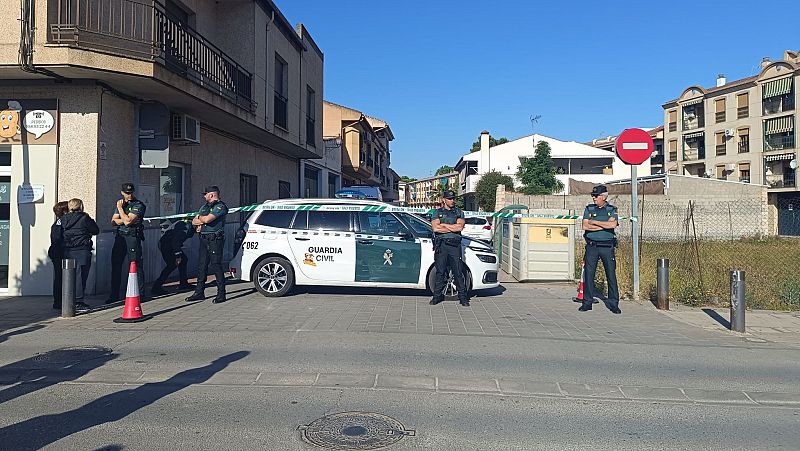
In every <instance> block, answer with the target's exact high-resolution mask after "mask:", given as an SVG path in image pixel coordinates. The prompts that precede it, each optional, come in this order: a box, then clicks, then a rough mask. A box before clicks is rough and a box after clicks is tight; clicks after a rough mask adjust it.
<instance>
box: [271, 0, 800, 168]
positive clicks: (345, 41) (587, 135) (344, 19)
mask: <svg viewBox="0 0 800 451" xmlns="http://www.w3.org/2000/svg"><path fill="white" fill-rule="evenodd" d="M275 1H276V3H277V5H278V7H279V8H280V9H281V11H283V13H284V15H286V17H287V18H288V19H289V21H290V22H291V23H292V24H296V23H298V22H302V23H303V24H305V25H306V27H307V28H308V29H309V31H310V32H311V34H312V36H313V37H314V39H315V40H316V42H317V44H319V46H320V48H321V49H322V51H323V52H324V53H325V93H324V97H325V99H326V100H330V101H333V102H336V103H340V104H343V105H347V106H350V107H353V108H356V109H359V110H361V111H363V112H364V113H365V114H369V115H372V116H376V117H379V118H381V119H384V120H386V121H388V122H389V124H390V125H391V127H392V130H393V131H394V134H395V138H396V139H395V141H394V142H392V147H391V150H392V168H393V169H394V170H395V171H397V172H398V173H399V174H401V175H409V176H412V177H425V176H428V175H431V174H432V173H433V171H435V170H436V169H437V168H438V167H439V166H441V165H442V164H448V165H451V166H452V165H454V164H455V163H456V161H458V158H459V157H460V156H461V155H462V154H464V153H466V152H467V151H468V149H469V147H470V146H471V144H472V142H473V141H475V139H477V137H478V135H479V134H480V132H481V130H484V129H485V130H489V131H490V132H491V133H492V136H494V137H497V138H499V137H502V136H506V137H508V138H509V139H514V138H518V137H520V136H524V135H528V134H530V133H531V132H532V127H531V121H530V117H531V116H532V115H541V116H542V117H541V119H539V121H538V124H537V125H536V126H535V132H536V133H542V134H545V135H548V136H552V137H554V138H557V139H562V140H575V141H588V140H591V139H592V138H597V137H601V136H607V135H614V134H617V133H619V132H620V131H621V130H623V129H625V128H628V127H647V126H657V125H660V124H661V123H662V120H663V119H662V117H663V116H662V115H663V110H662V109H661V105H662V104H663V103H665V102H666V101H668V100H671V99H674V98H676V97H677V96H678V95H680V93H681V91H682V90H683V89H684V88H686V87H687V86H689V85H691V84H700V85H703V86H706V87H709V86H714V84H715V82H716V77H717V74H719V73H723V74H725V75H726V76H727V78H728V81H732V80H735V79H739V78H743V77H747V76H750V75H755V74H757V73H758V71H759V63H760V61H761V58H762V57H764V56H768V57H770V58H771V59H772V60H776V59H780V58H782V56H783V51H784V50H785V49H795V50H798V49H800V39H799V38H800V33H798V32H797V30H798V26H797V24H798V22H797V17H798V13H800V1H798V0H764V1H760V2H745V1H743V0H729V1H717V0H699V1H698V0H695V1H683V0H673V1H671V2H658V3H656V2H647V1H614V0H607V1H604V2H601V1H589V0H579V1H561V2H540V1H536V0H528V1H520V0H495V1H491V2H488V1H478V0H427V1H419V0H403V1H397V0H390V1H374V0H372V1H365V0H340V1H328V0H275ZM739 29H741V30H742V31H741V32H739V31H737V30H739Z"/></svg>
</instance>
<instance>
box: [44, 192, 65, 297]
mask: <svg viewBox="0 0 800 451" xmlns="http://www.w3.org/2000/svg"><path fill="white" fill-rule="evenodd" d="M68 211H69V207H67V201H65V200H62V201H61V202H59V203H57V204H55V205H53V213H54V214H55V215H56V222H54V223H53V225H51V226H50V248H49V249H47V256H48V257H50V261H51V262H53V308H54V309H60V308H61V260H62V259H63V258H64V233H63V232H64V229H62V228H61V217H62V216H64V215H65V214H67V212H68Z"/></svg>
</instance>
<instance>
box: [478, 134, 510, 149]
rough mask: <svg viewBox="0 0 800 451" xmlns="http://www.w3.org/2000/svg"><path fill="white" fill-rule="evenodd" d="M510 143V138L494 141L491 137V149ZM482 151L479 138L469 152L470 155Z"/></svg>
mask: <svg viewBox="0 0 800 451" xmlns="http://www.w3.org/2000/svg"><path fill="white" fill-rule="evenodd" d="M507 142H508V138H500V139H494V138H493V137H491V136H489V147H494V146H499V145H500V144H505V143H507ZM479 150H481V139H480V138H478V140H477V141H475V142H474V143H472V148H471V149H470V150H469V151H470V153H472V152H477V151H479Z"/></svg>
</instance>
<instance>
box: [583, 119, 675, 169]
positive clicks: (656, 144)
mask: <svg viewBox="0 0 800 451" xmlns="http://www.w3.org/2000/svg"><path fill="white" fill-rule="evenodd" d="M642 130H644V131H646V132H647V133H648V134H649V135H650V138H652V139H653V154H652V156H651V157H650V173H652V174H662V173H664V126H663V125H659V126H658V127H655V128H642ZM584 144H586V145H587V146H592V147H597V148H598V149H603V150H607V151H609V152H616V151H617V148H616V145H617V136H608V137H606V138H599V139H593V140H592V141H591V142H587V143H584Z"/></svg>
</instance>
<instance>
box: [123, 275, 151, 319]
mask: <svg viewBox="0 0 800 451" xmlns="http://www.w3.org/2000/svg"><path fill="white" fill-rule="evenodd" d="M148 319H150V315H147V316H145V315H144V314H142V304H141V299H140V297H139V280H138V279H137V278H136V262H135V261H133V262H131V269H130V271H129V273H128V289H127V291H126V292H125V308H124V309H123V310H122V317H120V318H117V319H115V320H114V322H115V323H138V322H140V321H145V320H148Z"/></svg>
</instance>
